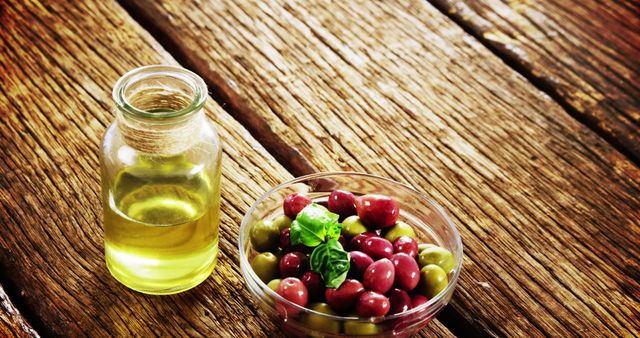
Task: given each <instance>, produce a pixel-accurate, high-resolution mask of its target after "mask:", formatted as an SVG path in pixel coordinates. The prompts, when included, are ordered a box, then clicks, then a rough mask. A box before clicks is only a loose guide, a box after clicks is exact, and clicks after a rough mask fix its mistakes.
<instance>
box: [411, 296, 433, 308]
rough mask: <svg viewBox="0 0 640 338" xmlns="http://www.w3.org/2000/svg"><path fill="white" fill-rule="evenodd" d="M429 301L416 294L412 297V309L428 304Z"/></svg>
mask: <svg viewBox="0 0 640 338" xmlns="http://www.w3.org/2000/svg"><path fill="white" fill-rule="evenodd" d="M428 301H429V298H427V297H425V296H423V295H421V294H419V293H414V294H412V295H411V308H412V309H414V308H417V307H418V306H420V305H422V304H426V303H427V302H428Z"/></svg>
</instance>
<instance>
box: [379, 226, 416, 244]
mask: <svg viewBox="0 0 640 338" xmlns="http://www.w3.org/2000/svg"><path fill="white" fill-rule="evenodd" d="M400 236H409V237H411V238H416V233H415V232H414V231H413V228H412V227H411V226H410V225H409V224H407V223H405V222H398V223H396V224H395V225H394V226H392V227H391V228H389V230H387V232H385V233H384V238H386V239H387V240H388V241H389V242H393V241H395V240H396V238H398V237H400Z"/></svg>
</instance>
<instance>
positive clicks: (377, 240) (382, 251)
mask: <svg viewBox="0 0 640 338" xmlns="http://www.w3.org/2000/svg"><path fill="white" fill-rule="evenodd" d="M361 248H362V250H361V251H362V252H364V253H366V254H367V255H369V256H371V258H373V259H374V260H378V259H381V258H391V255H393V244H391V242H389V241H387V240H386V239H384V238H382V237H373V236H372V237H369V238H367V239H365V240H364V242H363V243H362V245H361Z"/></svg>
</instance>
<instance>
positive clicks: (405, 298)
mask: <svg viewBox="0 0 640 338" xmlns="http://www.w3.org/2000/svg"><path fill="white" fill-rule="evenodd" d="M387 297H389V303H391V307H390V309H389V314H396V313H400V312H405V311H407V310H410V309H411V308H412V305H411V297H409V294H408V293H407V291H404V290H400V289H391V291H389V292H388V293H387Z"/></svg>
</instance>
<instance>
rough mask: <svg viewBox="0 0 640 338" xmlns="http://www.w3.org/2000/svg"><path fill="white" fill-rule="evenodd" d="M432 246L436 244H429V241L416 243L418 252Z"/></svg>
mask: <svg viewBox="0 0 640 338" xmlns="http://www.w3.org/2000/svg"><path fill="white" fill-rule="evenodd" d="M434 246H437V245H435V244H431V243H422V244H418V253H421V252H422V251H423V250H425V249H428V248H433V247H434Z"/></svg>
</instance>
